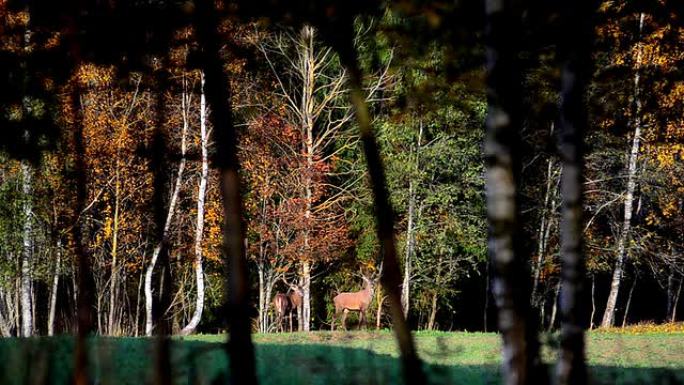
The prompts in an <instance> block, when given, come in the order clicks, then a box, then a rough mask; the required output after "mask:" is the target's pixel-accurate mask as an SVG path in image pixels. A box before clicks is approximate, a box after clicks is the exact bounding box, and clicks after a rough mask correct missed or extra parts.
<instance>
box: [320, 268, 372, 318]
mask: <svg viewBox="0 0 684 385" xmlns="http://www.w3.org/2000/svg"><path fill="white" fill-rule="evenodd" d="M361 278H362V279H363V289H361V290H360V291H355V292H351V293H340V294H338V295H336V296H335V298H333V303H334V304H335V314H334V315H333V319H332V324H331V325H330V327H331V330H335V320H336V319H337V318H339V316H340V314H342V328H343V329H345V330H347V326H346V324H345V321H346V320H347V314H348V313H349V312H350V311H358V312H359V329H360V328H361V326H362V325H365V323H366V320H367V318H368V317H367V315H366V311H367V310H368V307H369V306H370V303H371V301H372V300H373V290H374V287H373V281H371V280H370V279H369V278H366V277H361Z"/></svg>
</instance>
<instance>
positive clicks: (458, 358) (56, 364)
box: [0, 331, 684, 385]
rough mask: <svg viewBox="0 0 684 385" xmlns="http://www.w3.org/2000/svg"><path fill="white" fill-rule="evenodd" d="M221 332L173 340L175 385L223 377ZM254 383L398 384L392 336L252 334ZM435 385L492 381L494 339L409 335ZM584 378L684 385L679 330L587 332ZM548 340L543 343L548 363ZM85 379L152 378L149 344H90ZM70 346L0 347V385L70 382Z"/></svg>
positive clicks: (63, 342) (6, 342) (56, 341)
mask: <svg viewBox="0 0 684 385" xmlns="http://www.w3.org/2000/svg"><path fill="white" fill-rule="evenodd" d="M223 338H224V336H220V335H199V336H192V337H189V338H185V339H180V338H179V339H175V340H174V341H173V357H172V360H173V375H174V378H175V379H176V383H177V384H209V383H212V382H213V381H214V380H215V379H217V378H220V377H221V376H225V368H226V363H227V362H226V359H225V356H224V354H223V352H222V350H221V345H220V344H218V342H221V341H222V340H223ZM254 339H255V342H256V355H257V367H258V375H259V379H260V382H261V383H262V384H401V383H402V381H401V375H400V368H399V366H398V360H397V354H398V353H397V349H396V345H395V342H394V340H393V335H392V333H391V332H389V331H382V332H378V333H375V332H334V333H331V332H312V333H291V334H290V333H284V334H261V335H255V336H254ZM416 341H417V344H418V348H419V352H420V355H421V357H422V358H423V359H424V361H425V363H426V365H425V367H426V372H427V373H428V376H429V380H430V383H433V384H447V383H449V384H451V383H458V384H496V383H499V381H500V376H499V374H498V366H499V364H500V355H499V352H500V340H499V337H498V336H497V335H496V334H493V333H464V332H456V333H446V332H429V333H428V332H418V333H416ZM587 343H588V358H589V364H590V366H591V375H592V379H593V381H594V383H597V384H684V333H645V334H638V335H629V334H620V333H591V334H589V336H588V340H587ZM555 344H556V342H555V341H554V339H553V336H546V337H544V347H543V355H544V359H545V361H546V362H548V363H549V364H550V365H552V362H553V360H554V357H555V348H554V346H555ZM91 347H92V348H91V357H92V362H93V366H92V369H91V372H92V374H91V376H92V377H93V378H94V380H95V383H98V384H103V385H107V384H117V385H118V384H143V383H149V382H151V380H152V377H151V371H150V370H149V368H150V366H151V365H152V363H153V357H154V354H153V351H154V350H153V345H152V344H150V340H148V339H142V338H139V339H135V338H97V339H93V340H91ZM72 354H73V340H72V339H70V338H67V337H57V338H51V339H48V338H35V339H29V340H19V339H2V340H0V363H1V364H0V369H3V370H2V371H1V372H0V373H1V374H0V384H45V383H47V384H68V383H69V373H70V371H71V368H72V363H73V362H72V361H73V356H72ZM2 366H4V368H3V367H2Z"/></svg>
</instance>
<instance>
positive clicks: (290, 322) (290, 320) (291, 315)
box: [290, 310, 292, 333]
mask: <svg viewBox="0 0 684 385" xmlns="http://www.w3.org/2000/svg"><path fill="white" fill-rule="evenodd" d="M290 333H292V310H290Z"/></svg>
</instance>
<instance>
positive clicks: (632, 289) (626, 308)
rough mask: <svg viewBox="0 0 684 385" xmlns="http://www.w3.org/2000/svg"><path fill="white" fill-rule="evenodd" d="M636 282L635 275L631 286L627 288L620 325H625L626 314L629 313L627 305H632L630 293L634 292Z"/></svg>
mask: <svg viewBox="0 0 684 385" xmlns="http://www.w3.org/2000/svg"><path fill="white" fill-rule="evenodd" d="M636 284H637V276H634V280H633V281H632V287H630V288H629V295H628V296H627V304H626V305H625V314H624V315H623V316H622V327H623V328H624V327H625V325H627V316H628V315H629V307H630V306H631V305H632V294H634V288H635V287H636Z"/></svg>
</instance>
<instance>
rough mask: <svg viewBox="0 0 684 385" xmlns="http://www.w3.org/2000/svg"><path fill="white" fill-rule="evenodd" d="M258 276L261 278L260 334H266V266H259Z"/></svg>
mask: <svg viewBox="0 0 684 385" xmlns="http://www.w3.org/2000/svg"><path fill="white" fill-rule="evenodd" d="M257 276H258V278H259V332H260V333H266V330H265V329H266V328H265V325H266V322H265V320H264V317H265V316H266V313H267V312H266V308H265V306H266V286H265V285H264V266H263V264H259V266H257Z"/></svg>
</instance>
